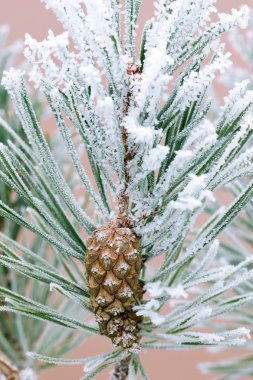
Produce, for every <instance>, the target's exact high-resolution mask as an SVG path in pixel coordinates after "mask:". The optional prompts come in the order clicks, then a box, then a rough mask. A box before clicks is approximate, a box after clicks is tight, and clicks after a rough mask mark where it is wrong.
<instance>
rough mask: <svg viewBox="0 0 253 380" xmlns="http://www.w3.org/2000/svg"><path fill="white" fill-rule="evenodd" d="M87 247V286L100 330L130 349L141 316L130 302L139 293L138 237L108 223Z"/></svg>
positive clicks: (140, 263) (132, 301)
mask: <svg viewBox="0 0 253 380" xmlns="http://www.w3.org/2000/svg"><path fill="white" fill-rule="evenodd" d="M87 248H88V249H87V256H86V271H87V278H88V287H89V290H90V296H91V306H92V308H93V310H94V312H95V314H96V320H97V322H98V324H99V327H100V332H101V334H103V335H106V336H108V337H110V338H111V340H112V342H113V343H114V344H115V345H117V346H121V347H123V348H124V349H134V348H135V347H136V346H137V344H138V339H139V338H138V332H139V326H138V324H139V322H140V321H141V318H140V317H137V316H136V314H135V312H134V311H133V306H134V305H136V300H137V299H141V298H142V296H143V289H142V286H141V284H140V282H139V274H140V271H141V268H142V259H141V253H140V245H139V239H138V238H137V236H136V234H135V233H134V232H133V231H132V229H130V228H126V227H118V226H115V225H113V224H112V225H109V226H108V227H102V228H99V229H97V230H96V231H95V232H94V234H93V235H92V237H91V238H90V239H89V240H88V243H87Z"/></svg>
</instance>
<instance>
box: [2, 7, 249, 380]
mask: <svg viewBox="0 0 253 380" xmlns="http://www.w3.org/2000/svg"><path fill="white" fill-rule="evenodd" d="M143 3H144V6H143V9H142V10H143V13H142V14H143V18H142V20H141V22H140V24H141V25H142V24H143V22H144V19H145V18H147V17H148V16H150V15H151V14H152V9H153V0H144V1H143ZM217 3H218V7H219V9H220V10H221V11H229V9H231V8H232V7H238V6H240V5H241V4H243V3H247V4H250V1H242V0H218V1H217ZM251 4H252V3H251ZM0 24H9V25H10V27H11V34H10V38H9V41H13V40H15V39H17V38H20V39H22V38H23V36H24V34H25V33H26V32H28V33H30V34H31V35H32V36H33V37H35V38H37V39H42V38H45V37H46V35H47V30H48V29H49V28H50V29H52V30H53V31H54V32H56V33H57V32H60V31H61V30H62V29H61V26H60V25H59V23H58V22H57V21H56V19H55V17H54V15H53V14H52V13H51V12H50V11H46V10H45V9H44V5H43V4H42V3H41V1H40V0H0ZM141 25H140V26H141ZM234 60H237V62H240V59H239V57H236V56H234ZM223 91H224V89H222V88H220V92H221V93H223ZM110 347H111V345H110V343H109V342H108V340H106V339H105V338H102V337H101V338H100V337H98V338H90V339H89V340H88V341H86V343H84V345H83V347H81V348H79V349H78V350H77V351H76V352H74V353H72V355H71V357H75V358H78V357H85V356H90V355H93V354H95V353H96V354H97V353H99V352H100V353H102V352H105V351H106V350H107V349H110ZM228 355H229V354H228V353H226V354H225V355H224V354H223V355H222V356H223V357H227V356H228ZM142 359H143V362H144V365H145V368H146V369H147V372H148V375H149V376H150V379H152V380H185V379H191V380H199V379H208V378H210V377H208V376H204V375H201V374H200V373H199V372H198V370H197V369H196V365H197V363H198V362H201V361H212V360H214V359H215V355H213V354H208V353H207V352H206V351H204V350H196V351H195V350H194V351H190V352H166V351H165V352H162V351H159V352H158V351H152V352H151V351H149V352H148V353H146V352H143V353H142ZM82 373H83V372H82V367H80V366H69V367H68V366H59V367H58V368H54V369H52V370H50V371H49V372H48V373H47V374H43V376H42V379H44V380H56V379H57V380H58V379H61V380H77V379H78V378H80V377H81V376H82ZM108 378H109V377H108V374H104V373H103V374H102V375H100V376H97V379H98V380H99V379H101V380H106V379H108ZM242 380H246V379H242Z"/></svg>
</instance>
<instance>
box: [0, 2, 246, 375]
mask: <svg viewBox="0 0 253 380" xmlns="http://www.w3.org/2000/svg"><path fill="white" fill-rule="evenodd" d="M44 3H45V5H46V6H47V7H48V8H50V9H52V10H53V11H54V12H55V14H56V16H57V18H58V19H59V21H60V22H61V23H62V24H63V26H64V28H65V29H66V32H65V33H64V34H62V35H60V36H54V34H53V33H52V32H49V35H48V38H47V39H46V40H44V41H42V42H37V41H35V40H34V39H33V38H32V37H30V36H26V42H25V44H26V48H25V55H26V57H27V59H28V61H29V62H30V64H31V69H30V79H31V80H32V81H33V82H34V83H35V86H37V87H38V88H39V89H40V90H41V91H42V92H43V93H44V95H45V97H46V99H47V101H48V104H49V106H50V108H51V110H52V114H53V115H54V117H55V121H56V124H57V126H58V128H59V131H60V133H61V136H62V140H63V141H64V143H65V145H66V149H67V151H68V158H70V159H71V162H72V169H73V171H75V173H76V175H77V177H76V181H77V182H78V184H79V186H80V188H81V189H83V191H85V190H84V189H86V191H87V193H88V194H89V200H90V204H89V205H90V207H89V209H87V210H86V209H84V208H82V207H80V204H79V202H78V201H77V198H76V193H75V192H73V191H72V189H71V188H70V186H69V184H68V183H67V181H66V178H65V176H64V173H63V171H62V168H61V167H60V166H59V165H58V162H57V160H56V157H55V156H54V153H53V152H52V150H51V149H50V147H49V145H48V143H47V141H46V139H45V136H44V134H43V131H42V128H41V126H40V124H39V122H38V120H37V118H36V115H35V112H34V110H33V107H32V104H31V102H30V100H29V95H28V92H27V90H26V86H25V81H24V78H23V74H22V73H21V72H19V71H15V70H11V71H9V72H6V73H5V75H4V79H3V84H4V86H5V88H6V89H7V90H8V92H9V94H10V95H11V97H12V99H13V102H14V104H15V107H16V111H17V115H18V117H19V120H20V121H21V124H22V126H23V129H24V131H25V133H26V136H27V139H28V141H29V149H30V150H31V151H30V150H29V152H27V151H26V150H25V149H23V148H22V147H17V146H15V145H14V144H10V143H7V144H6V145H5V146H2V147H1V154H0V161H1V164H2V167H3V168H2V169H1V170H2V172H1V173H0V174H1V180H2V181H3V182H5V183H8V186H10V187H12V188H13V189H14V190H15V191H16V192H17V193H18V194H19V195H20V196H21V197H22V198H23V199H24V201H25V203H26V205H27V206H29V211H30V215H31V216H32V218H26V217H25V216H23V215H21V214H20V213H18V212H16V211H15V210H13V209H11V208H10V207H7V205H6V204H5V203H4V202H3V201H1V202H0V214H1V215H3V216H4V217H5V218H9V219H11V220H13V221H15V222H16V223H18V224H20V225H22V226H23V227H25V228H27V229H29V230H30V231H32V232H33V233H35V234H37V235H39V236H40V237H41V238H42V239H43V240H45V241H46V242H47V243H48V244H50V245H51V246H52V247H53V248H54V250H55V251H56V252H57V255H59V257H62V258H63V259H64V262H65V269H66V271H67V273H68V275H69V277H70V279H68V280H67V279H66V278H65V277H64V278H63V277H62V276H60V277H59V276H56V275H54V273H53V272H52V271H49V268H47V267H45V266H44V264H42V263H35V264H30V267H29V268H30V270H31V271H30V272H29V276H33V277H34V278H36V279H37V280H39V281H41V282H46V283H48V282H49V281H50V283H53V284H56V286H55V285H53V289H54V290H55V291H59V292H61V293H62V294H63V295H64V296H65V297H67V298H69V299H70V300H71V301H72V302H73V303H74V302H75V303H76V304H78V305H79V307H80V310H88V311H89V312H91V313H93V315H94V314H95V315H94V317H95V316H96V321H97V322H98V327H99V328H100V331H99V330H98V328H97V325H95V324H94V325H91V324H90V323H88V322H87V321H84V320H82V319H76V318H75V319H73V318H72V317H70V316H69V315H68V314H67V313H66V312H65V313H64V312H62V313H61V312H56V311H55V310H54V309H53V308H50V307H47V306H43V305H42V304H40V303H35V302H30V300H29V299H27V298H24V297H23V298H17V294H16V293H15V292H8V294H7V295H6V297H7V300H8V303H9V305H8V306H6V307H5V308H4V310H8V311H12V312H15V313H19V314H25V315H28V316H32V317H34V318H37V319H43V320H45V321H46V322H48V321H51V322H53V323H55V324H58V325H61V326H62V325H64V326H65V327H66V328H72V329H76V330H81V331H85V332H87V334H94V333H95V334H99V333H102V334H105V335H106V336H108V337H110V338H111V340H112V342H113V343H114V345H115V349H114V350H112V351H111V352H109V353H108V354H102V355H100V356H98V357H91V358H88V359H87V358H86V359H78V360H76V361H75V360H73V361H68V360H67V359H61V358H56V357H54V358H50V353H48V355H44V354H41V353H37V354H32V353H30V354H29V356H30V357H34V358H36V359H41V360H44V361H48V362H50V363H54V364H56V363H58V364H60V363H72V364H78V363H79V364H80V363H83V364H85V369H86V372H88V373H87V374H86V375H85V376H84V377H83V379H90V378H93V377H95V376H96V375H97V374H98V373H99V372H101V371H102V370H104V369H105V368H106V367H108V366H111V365H114V364H117V365H116V368H115V371H114V374H113V377H114V379H121V380H124V379H125V378H126V376H127V373H128V371H129V376H130V377H131V378H135V377H137V376H138V373H139V374H141V376H142V377H143V378H145V379H146V378H147V376H146V374H145V370H144V369H143V367H142V364H141V362H140V359H139V357H138V353H139V351H140V350H142V349H145V350H146V349H188V348H196V347H201V346H208V347H210V346H218V347H229V346H235V345H241V344H244V343H245V342H246V340H247V339H248V338H249V332H248V330H247V329H245V328H243V327H240V328H231V329H227V328H225V327H224V329H223V331H218V332H217V331H216V328H215V323H214V327H213V331H212V332H208V333H207V332H206V331H204V332H203V326H204V327H205V326H207V321H213V320H214V319H215V318H217V317H219V319H221V318H222V315H223V314H224V313H226V312H227V313H231V312H232V311H234V310H236V309H238V308H239V307H241V306H242V305H245V304H246V303H247V302H251V300H252V297H253V295H252V293H251V292H249V294H248V295H247V296H246V297H244V298H243V297H242V298H239V299H238V298H234V296H233V292H231V291H232V289H234V288H237V287H238V286H241V285H242V284H244V283H245V282H247V281H249V279H250V278H252V276H253V272H252V269H251V266H250V264H249V263H248V261H245V262H244V261H243V262H242V263H237V264H236V265H228V264H224V266H215V265H214V263H215V260H216V256H217V254H218V251H219V244H218V241H217V238H218V236H219V234H220V233H221V232H222V231H223V230H224V229H225V228H227V227H228V225H229V224H230V222H231V221H232V220H233V219H234V218H235V216H236V215H237V214H238V212H239V211H240V210H241V209H242V208H243V207H244V206H245V205H246V204H247V203H248V202H249V201H250V199H251V198H252V195H253V183H252V182H248V183H245V185H244V186H242V188H241V189H240V192H239V193H238V195H237V197H236V198H235V200H234V201H233V202H232V203H231V204H230V205H228V206H227V207H223V208H220V209H218V204H217V202H216V200H215V191H216V190H217V189H219V188H221V187H222V185H223V182H224V181H226V185H227V184H228V183H230V182H231V183H232V182H233V181H235V180H236V179H237V178H242V177H245V176H246V175H247V173H249V172H250V171H251V169H252V168H251V153H252V152H251V151H250V150H246V149H245V146H246V144H247V141H248V140H249V138H250V136H251V135H252V128H253V123H252V115H251V114H252V102H253V97H252V93H251V92H250V91H248V90H247V84H246V83H242V84H241V85H238V86H237V87H236V88H235V89H234V90H232V91H231V92H230V93H229V94H228V96H227V98H226V100H225V105H224V107H223V108H221V109H220V110H219V115H218V117H217V118H216V119H215V120H211V119H210V115H209V108H210V103H211V100H210V99H208V96H207V90H208V87H209V86H210V85H211V83H212V82H213V81H214V79H215V77H216V75H217V74H218V73H219V72H220V71H221V72H224V70H228V68H229V67H230V65H231V62H230V58H231V57H230V54H229V53H228V52H227V51H226V47H225V46H224V45H223V44H222V43H220V42H219V37H220V36H221V35H222V34H223V33H224V32H226V31H228V30H230V29H231V28H233V27H241V28H245V27H246V25H247V20H248V9H247V7H246V6H244V7H242V8H241V9H240V10H232V13H231V14H228V15H225V14H219V12H218V10H217V9H216V7H215V1H213V0H210V1H206V2H203V1H202V0H197V1H194V2H192V1H191V0H189V1H188V0H187V1H186V0H172V1H164V0H159V1H157V2H155V14H154V17H153V18H152V19H151V20H148V21H147V23H146V25H145V28H144V31H143V37H142V41H141V52H140V55H139V53H138V51H136V49H135V41H136V29H137V28H136V26H137V23H138V12H139V11H142V6H143V4H141V2H140V1H137V0H127V1H126V2H125V9H124V13H123V14H122V11H121V7H120V4H119V2H118V1H116V0H115V1H109V0H96V1H95V2H94V1H90V0H80V1H75V2H72V1H69V0H45V1H44ZM216 13H217V15H216V16H217V21H215V22H214V21H211V20H212V16H213V14H216ZM122 26H123V27H124V30H125V33H124V34H123V35H122ZM72 46H73V48H72ZM246 157H247V159H246ZM31 160H32V162H34V160H35V161H36V163H37V166H36V170H34V167H33V165H30V161H31ZM84 162H85V165H84V164H83V163H84ZM27 167H29V169H30V170H31V171H30V172H27V170H26V168H27ZM235 168H236V170H235ZM224 175H226V180H224V178H225V177H224ZM211 204H212V205H213V208H214V212H213V213H212V214H211V215H210V216H209V217H208V218H207V221H206V223H205V224H204V225H203V224H202V225H201V226H200V225H199V220H200V217H201V216H203V214H204V213H205V211H206V210H207V208H208V207H210V205H211ZM101 232H102V236H101ZM87 235H88V236H89V239H87V244H86V242H85V240H84V236H87ZM118 235H119V236H118ZM135 250H136V252H135ZM131 254H132V255H133V257H130V256H131ZM135 256H136V257H135ZM156 256H160V258H161V265H160V266H159V267H156V268H154V267H153V265H152V260H153V258H154V257H156ZM73 258H74V259H73ZM75 259H78V260H81V262H82V263H84V262H85V266H86V268H85V270H84V269H83V270H82V272H81V273H80V267H79V266H78V265H76V262H75ZM24 261H25V260H24ZM3 264H4V265H6V266H8V265H12V267H13V268H16V269H18V270H19V271H21V273H23V274H26V266H27V263H26V262H22V263H16V262H15V261H14V262H13V261H12V263H11V264H10V262H8V260H7V259H6V260H5V262H3ZM32 269H33V270H32ZM80 275H81V276H80ZM158 287H159V289H158V290H159V291H158V290H157V291H155V289H156V288H158ZM143 290H146V294H145V297H144V298H143ZM1 292H3V293H4V290H1ZM149 292H151V294H152V296H151V295H150V293H149ZM168 310H169V311H168ZM94 323H95V322H94ZM94 326H96V327H94ZM193 329H194V332H193Z"/></svg>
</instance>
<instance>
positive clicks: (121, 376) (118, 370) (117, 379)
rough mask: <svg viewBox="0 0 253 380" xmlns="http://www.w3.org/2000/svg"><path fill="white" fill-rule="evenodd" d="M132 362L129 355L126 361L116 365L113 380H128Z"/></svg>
mask: <svg viewBox="0 0 253 380" xmlns="http://www.w3.org/2000/svg"><path fill="white" fill-rule="evenodd" d="M130 360H131V355H129V356H128V357H127V358H126V359H123V360H121V361H120V362H119V363H118V364H116V366H115V368H114V371H113V374H112V378H111V379H112V380H126V378H127V376H128V369H129V363H130Z"/></svg>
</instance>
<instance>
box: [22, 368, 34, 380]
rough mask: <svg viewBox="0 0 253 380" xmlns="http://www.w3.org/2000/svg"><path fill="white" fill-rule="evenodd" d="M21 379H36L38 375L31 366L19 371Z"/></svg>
mask: <svg viewBox="0 0 253 380" xmlns="http://www.w3.org/2000/svg"><path fill="white" fill-rule="evenodd" d="M20 379H21V380H37V379H38V377H37V375H36V373H35V371H34V370H33V369H32V368H25V369H23V370H22V371H21V372H20Z"/></svg>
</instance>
